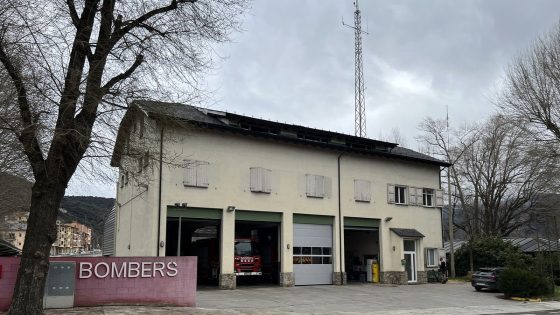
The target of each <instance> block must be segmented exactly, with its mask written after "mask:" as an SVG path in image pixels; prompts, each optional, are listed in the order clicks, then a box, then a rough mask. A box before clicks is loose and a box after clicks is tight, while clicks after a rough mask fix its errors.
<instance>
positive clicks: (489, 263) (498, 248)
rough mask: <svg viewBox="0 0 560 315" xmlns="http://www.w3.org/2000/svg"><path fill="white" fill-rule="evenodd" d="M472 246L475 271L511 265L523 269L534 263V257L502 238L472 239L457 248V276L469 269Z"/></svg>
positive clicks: (465, 273) (462, 274) (464, 273)
mask: <svg viewBox="0 0 560 315" xmlns="http://www.w3.org/2000/svg"><path fill="white" fill-rule="evenodd" d="M470 248H472V252H473V264H474V271H476V270H478V269H479V268H482V267H510V268H516V269H523V268H526V267H527V266H530V265H533V263H532V262H531V260H532V257H531V256H529V255H526V254H524V253H522V252H521V251H520V250H519V248H518V247H516V246H514V245H512V244H511V243H509V242H504V241H503V240H502V239H501V238H497V237H487V238H479V239H476V240H474V241H471V242H470V243H469V244H466V245H465V246H463V247H461V248H460V249H459V250H457V253H456V255H455V270H456V273H457V276H465V275H467V272H468V271H469V250H470Z"/></svg>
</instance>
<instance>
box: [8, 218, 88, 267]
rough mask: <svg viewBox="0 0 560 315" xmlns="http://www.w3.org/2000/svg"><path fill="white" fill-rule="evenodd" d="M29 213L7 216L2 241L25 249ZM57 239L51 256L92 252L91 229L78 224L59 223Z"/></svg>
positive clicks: (57, 225)
mask: <svg viewBox="0 0 560 315" xmlns="http://www.w3.org/2000/svg"><path fill="white" fill-rule="evenodd" d="M28 218H29V212H23V211H22V212H14V213H12V214H9V215H5V216H4V218H3V221H2V222H1V223H0V239H3V240H5V241H7V242H8V243H10V244H12V245H14V246H15V247H17V248H18V249H20V250H21V249H23V244H24V242H25V233H26V230H27V219H28ZM56 229H57V239H56V241H55V242H54V243H53V245H52V247H51V256H56V255H70V254H79V253H81V252H84V251H86V252H87V251H91V250H92V245H91V228H89V227H88V226H86V225H83V224H81V223H78V222H72V223H62V222H60V221H57V224H56Z"/></svg>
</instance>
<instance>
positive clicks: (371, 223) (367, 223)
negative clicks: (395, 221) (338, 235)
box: [344, 217, 381, 229]
mask: <svg viewBox="0 0 560 315" xmlns="http://www.w3.org/2000/svg"><path fill="white" fill-rule="evenodd" d="M379 221H381V220H380V219H368V218H354V217H344V227H345V228H346V227H349V228H371V229H373V228H375V229H377V228H379Z"/></svg>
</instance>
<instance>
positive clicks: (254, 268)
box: [234, 238, 262, 276]
mask: <svg viewBox="0 0 560 315" xmlns="http://www.w3.org/2000/svg"><path fill="white" fill-rule="evenodd" d="M255 245H256V244H255V242H254V241H253V240H252V239H251V238H236V239H235V254H234V255H235V274H236V275H238V276H260V275H262V269H261V265H262V261H261V256H260V255H259V254H258V252H257V250H256V246H255Z"/></svg>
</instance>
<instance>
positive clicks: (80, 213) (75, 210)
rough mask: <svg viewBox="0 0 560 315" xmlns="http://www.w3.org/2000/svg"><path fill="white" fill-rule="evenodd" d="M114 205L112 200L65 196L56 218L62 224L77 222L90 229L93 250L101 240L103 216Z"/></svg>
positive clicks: (99, 244) (98, 245)
mask: <svg viewBox="0 0 560 315" xmlns="http://www.w3.org/2000/svg"><path fill="white" fill-rule="evenodd" d="M114 204H115V199H114V198H103V197H92V196H65V197H64V198H63V199H62V202H61V204H60V207H61V210H60V212H59V214H58V218H59V219H60V220H61V221H63V222H72V221H78V222H79V223H82V224H85V225H87V226H89V227H91V229H92V240H91V241H92V245H93V248H99V247H100V246H101V244H102V240H103V224H104V220H105V215H106V214H107V213H108V212H109V210H111V208H112V207H113V205H114Z"/></svg>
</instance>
